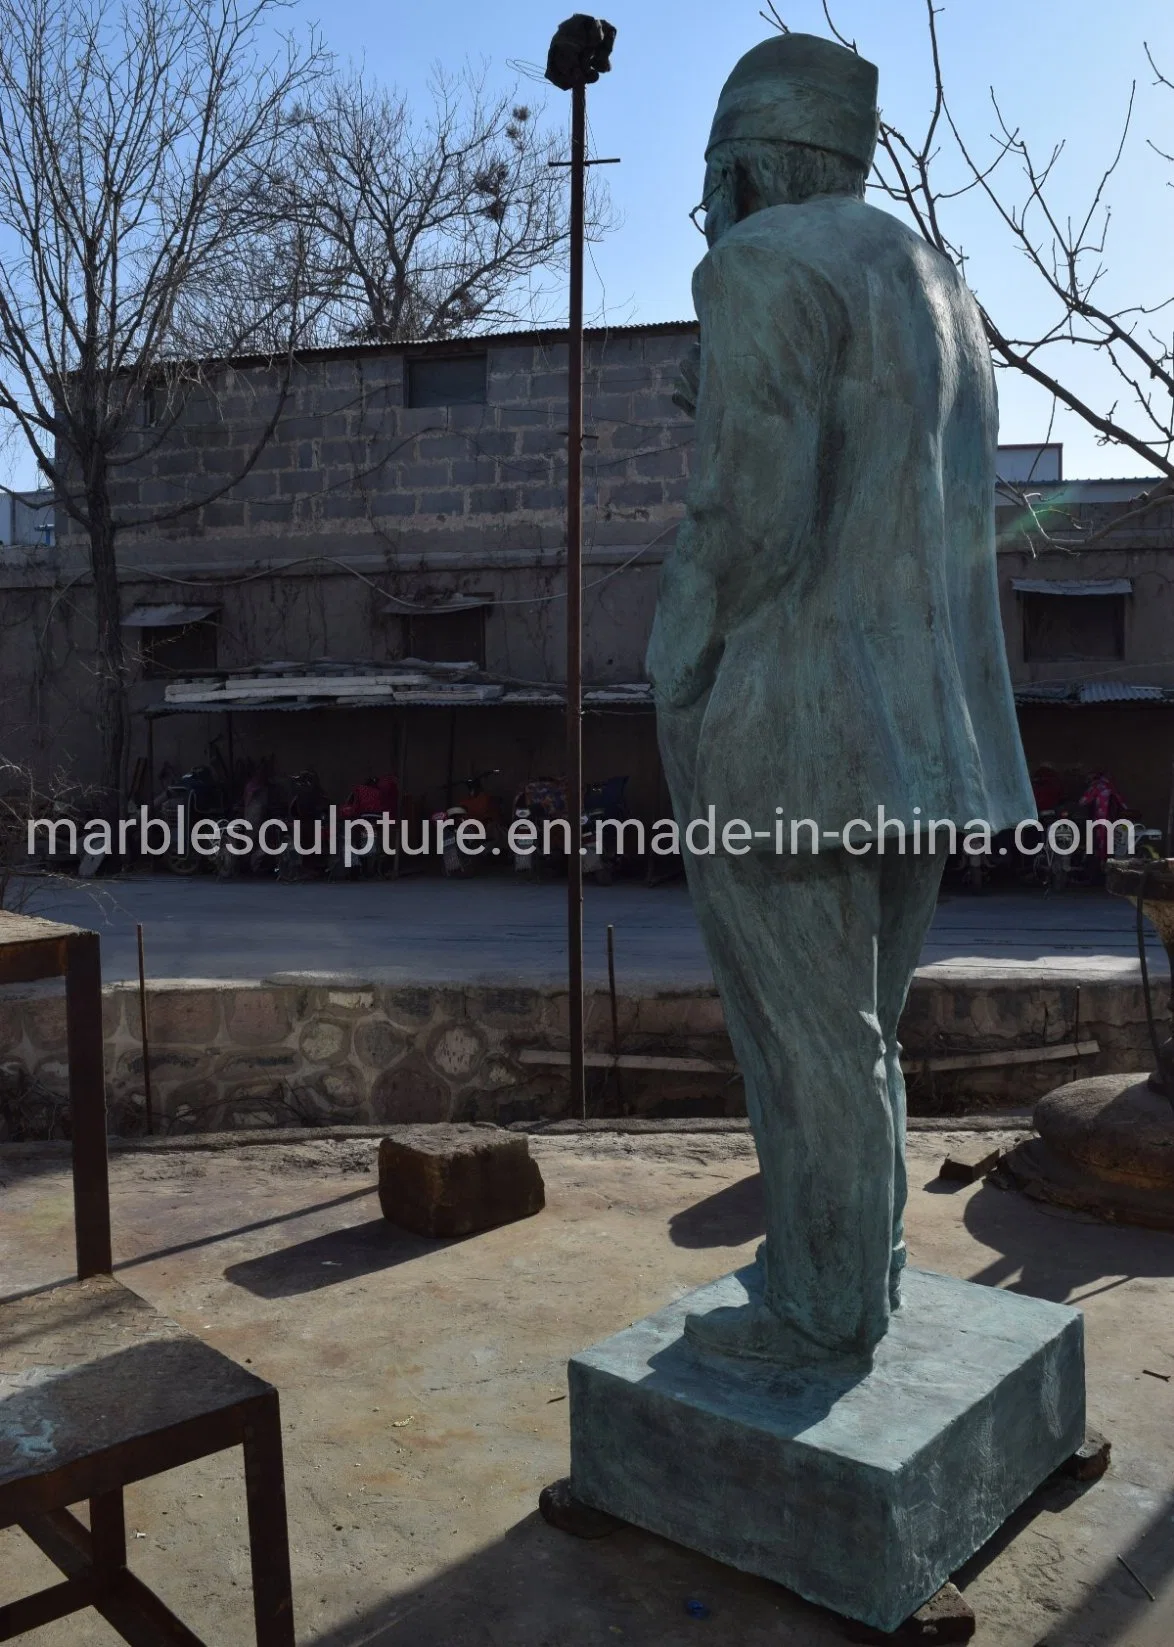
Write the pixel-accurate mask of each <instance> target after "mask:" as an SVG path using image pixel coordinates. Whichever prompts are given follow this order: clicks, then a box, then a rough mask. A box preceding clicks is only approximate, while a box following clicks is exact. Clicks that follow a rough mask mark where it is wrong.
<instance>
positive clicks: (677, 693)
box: [647, 552, 722, 709]
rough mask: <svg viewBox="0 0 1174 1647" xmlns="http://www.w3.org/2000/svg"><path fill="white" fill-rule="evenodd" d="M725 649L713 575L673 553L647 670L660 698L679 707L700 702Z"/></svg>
mask: <svg viewBox="0 0 1174 1647" xmlns="http://www.w3.org/2000/svg"><path fill="white" fill-rule="evenodd" d="M721 654H722V643H721V640H720V638H719V636H718V633H717V591H716V589H715V587H714V583H713V579H712V578H711V577H709V576H708V574H706V573H704V572H703V571H701V569H700V568H699V567H698V565H697V563H696V562H695V561H693V560H691V559H689V558H687V557H683V556H681V555H680V554H679V553H676V552H674V553H672V554H670V555H669V557H668V559H667V560H666V561H665V563H664V567H663V570H662V572H661V581H660V595H659V598H658V600H657V603H656V619H655V621H654V623H653V625H652V636H651V639H650V640H649V643H648V663H647V667H648V675H649V679H650V680H651V681H652V683H653V686H654V688H655V690H656V696H657V699H658V701H659V702H660V703H662V704H665V705H668V706H671V707H672V708H674V709H684V708H687V707H688V705H689V704H691V703H695V702H696V701H697V699H698V698H699V697H701V695H702V694H703V693H704V692H707V691H708V690H709V688H710V687H711V686H712V685H713V680H714V676H715V675H716V673H717V666H718V661H719V660H720V658H721Z"/></svg>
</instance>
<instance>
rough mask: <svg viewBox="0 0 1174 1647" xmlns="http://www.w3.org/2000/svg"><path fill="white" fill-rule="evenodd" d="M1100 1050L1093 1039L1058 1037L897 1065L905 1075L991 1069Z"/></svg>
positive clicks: (1089, 1055) (908, 1060)
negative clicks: (1047, 1043)
mask: <svg viewBox="0 0 1174 1647" xmlns="http://www.w3.org/2000/svg"><path fill="white" fill-rule="evenodd" d="M1100 1050H1101V1048H1100V1043H1099V1042H1097V1041H1058V1042H1056V1043H1055V1044H1054V1045H1052V1046H1042V1047H1011V1048H1010V1049H1009V1050H1008V1051H1006V1052H963V1053H959V1054H956V1055H954V1056H952V1057H944V1058H906V1059H902V1060H901V1068H902V1069H903V1070H904V1072H905V1074H906V1075H921V1074H923V1073H924V1072H925V1071H927V1070H940V1069H995V1068H997V1067H998V1066H999V1065H1000V1064H1047V1063H1053V1062H1062V1061H1063V1060H1065V1059H1068V1058H1093V1057H1095V1056H1096V1054H1097V1053H1098V1052H1099V1051H1100Z"/></svg>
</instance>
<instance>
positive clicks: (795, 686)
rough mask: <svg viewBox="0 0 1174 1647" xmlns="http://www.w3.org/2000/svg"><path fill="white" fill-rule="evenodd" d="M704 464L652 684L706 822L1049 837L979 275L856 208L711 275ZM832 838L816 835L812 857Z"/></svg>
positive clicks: (700, 445)
mask: <svg viewBox="0 0 1174 1647" xmlns="http://www.w3.org/2000/svg"><path fill="white" fill-rule="evenodd" d="M693 291H694V301H695V303H696V308H697V315H698V318H699V320H700V323H701V374H700V386H699V392H698V401H697V458H696V463H695V467H694V475H693V479H692V482H691V486H690V492H689V498H688V504H687V517H686V519H685V521H684V522H683V524H682V526H681V529H680V531H679V533H678V537H677V542H676V545H675V547H674V549H673V551H672V552H671V554H670V556H669V557H668V560H667V562H666V565H665V568H664V573H663V577H662V584H661V591H660V600H659V605H658V610H657V616H656V623H655V626H654V629H653V635H652V640H651V644H650V648H649V660H648V662H649V672H650V674H651V677H652V679H653V682H654V685H655V688H656V695H657V701H658V709H659V711H660V724H661V735H662V742H663V743H664V746H665V756H666V766H667V767H668V768H669V771H670V779H671V780H674V782H673V787H674V792H675V794H676V796H677V805H678V811H680V810H681V806H682V799H683V797H682V789H683V790H684V791H685V792H686V793H688V792H690V790H691V793H692V805H691V807H689V808H687V810H689V812H690V814H691V815H692V816H702V815H704V812H705V809H706V808H707V807H708V806H710V805H713V806H715V807H716V810H717V816H718V820H719V825H720V823H721V822H724V821H725V820H726V819H728V818H733V817H737V818H744V819H747V820H749V821H751V822H752V823H753V824H754V825H755V826H756V827H759V828H763V829H766V828H768V827H769V828H771V830H772V839H773V825H774V822H775V817H776V811H775V809H776V808H777V807H780V806H781V807H783V808H784V815H785V817H786V818H791V819H795V818H814V819H815V820H816V821H817V822H818V823H819V825H820V827H821V829H826V830H839V829H842V827H843V826H844V825H845V824H846V823H847V822H848V821H849V820H850V819H853V818H864V819H866V820H869V821H870V822H871V821H873V820H875V818H876V813H877V807H878V805H880V806H883V807H884V809H885V814H886V816H887V817H890V818H899V819H902V820H904V821H905V822H906V823H907V824H911V823H912V821H913V819H914V817H915V816H916V814H914V812H913V808H914V807H920V809H921V813H920V816H921V819H923V820H924V819H929V818H940V819H943V820H946V819H950V820H953V821H954V822H955V823H957V824H959V825H962V824H964V823H966V822H967V821H968V820H970V819H975V818H981V819H985V820H986V821H987V822H988V823H989V824H990V826H991V828H992V829H993V830H998V829H1001V828H1005V827H1007V826H1009V825H1011V824H1013V823H1015V822H1016V821H1018V820H1019V819H1020V818H1024V817H1032V816H1034V805H1033V800H1032V794H1031V788H1030V784H1029V781H1028V775H1027V770H1026V767H1025V764H1024V759H1023V753H1022V748H1021V745H1020V741H1019V734H1018V729H1017V726H1016V722H1015V710H1014V703H1013V700H1012V695H1011V685H1010V679H1009V676H1008V671H1007V663H1006V654H1005V650H1004V643H1003V632H1002V625H1001V622H1000V616H999V602H998V587H997V581H996V571H995V549H994V491H993V484H992V477H993V475H994V472H995V445H996V441H997V433H998V418H997V406H996V397H995V386H994V374H993V371H992V367H991V361H990V354H989V351H988V348H987V343H986V338H985V335H984V332H983V326H982V320H981V316H980V314H979V311H978V306H977V304H976V303H975V300H974V298H973V297H972V295H971V294H970V292H969V291H968V289H967V288H966V286H965V284H964V282H963V280H962V278H961V276H960V275H959V274H958V272H957V270H956V269H955V268H954V267H953V265H952V264H951V263H950V262H949V261H948V259H946V258H945V257H943V256H941V255H940V254H939V253H938V252H936V251H935V250H934V249H933V248H932V247H930V246H928V245H927V244H926V243H925V242H924V241H923V240H921V239H920V238H919V237H918V236H917V235H916V234H914V233H913V232H912V231H911V230H910V229H908V228H906V227H905V226H904V225H903V224H902V223H901V222H899V221H898V220H897V219H896V218H894V217H892V216H890V215H889V214H888V213H887V212H883V211H879V210H877V209H876V208H874V207H872V206H869V205H866V204H864V203H863V202H862V201H860V200H857V199H854V198H849V197H843V196H834V197H821V198H817V199H814V200H809V201H806V202H804V203H803V204H800V205H786V206H775V207H771V208H769V209H767V210H763V211H759V212H755V213H754V214H753V215H751V216H749V217H747V218H744V219H743V220H742V221H741V222H739V223H737V224H736V225H735V226H734V227H733V228H731V229H730V230H729V231H728V232H727V233H726V234H725V235H724V236H723V237H722V238H721V240H719V241H718V243H717V244H716V245H715V246H714V247H713V249H712V250H711V251H710V252H709V254H708V255H707V256H706V257H705V259H704V260H703V262H702V263H701V264H700V266H699V267H698V269H697V271H696V273H695V275H694V281H693ZM803 839H804V840H805V839H806V836H804V837H803Z"/></svg>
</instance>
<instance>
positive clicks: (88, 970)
mask: <svg viewBox="0 0 1174 1647" xmlns="http://www.w3.org/2000/svg"><path fill="white" fill-rule="evenodd" d="M68 952H69V962H68V970H67V972H66V975H65V1023H66V1039H67V1044H68V1048H69V1114H70V1132H71V1136H72V1139H73V1208H74V1235H75V1239H76V1243H77V1273H78V1279H79V1280H82V1281H84V1280H85V1279H86V1277H87V1276H90V1275H109V1274H110V1270H111V1265H112V1254H111V1250H110V1185H109V1178H108V1173H107V1165H106V1071H105V1067H104V1063H103V1048H102V963H101V958H100V951H99V946H98V935H97V933H96V932H79V933H76V934H75V935H74V936H73V937H71V938H70V939H69V940H68Z"/></svg>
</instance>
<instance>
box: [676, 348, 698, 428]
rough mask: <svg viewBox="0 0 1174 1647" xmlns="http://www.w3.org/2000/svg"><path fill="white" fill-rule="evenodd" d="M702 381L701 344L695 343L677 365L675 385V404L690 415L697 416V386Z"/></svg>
mask: <svg viewBox="0 0 1174 1647" xmlns="http://www.w3.org/2000/svg"><path fill="white" fill-rule="evenodd" d="M700 381H701V345H700V343H693V344H691V345H690V347H689V348H688V350H687V351H686V352H685V354H683V355H682V356H681V359H680V361H679V363H678V366H677V381H676V383H675V384H674V386H673V405H674V406H679V407H680V408H681V410H682V412H686V413H688V415H689V416H690V417H696V416H697V388H698V385H699V383H700Z"/></svg>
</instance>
